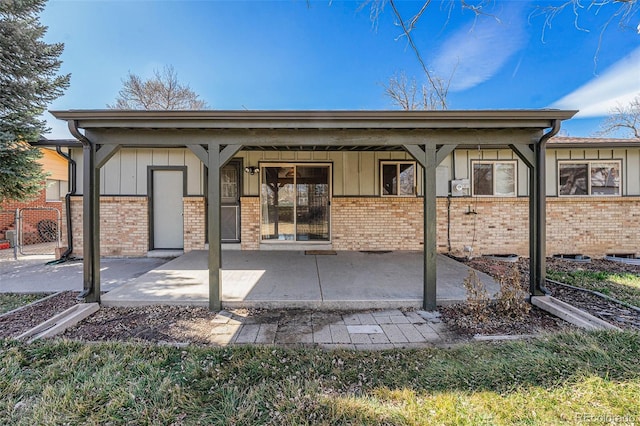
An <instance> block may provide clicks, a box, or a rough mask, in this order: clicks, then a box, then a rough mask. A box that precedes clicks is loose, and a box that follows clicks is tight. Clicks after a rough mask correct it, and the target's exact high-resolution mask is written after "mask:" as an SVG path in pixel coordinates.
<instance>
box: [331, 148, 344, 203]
mask: <svg viewBox="0 0 640 426" xmlns="http://www.w3.org/2000/svg"><path fill="white" fill-rule="evenodd" d="M343 157H344V153H343V152H332V153H331V161H332V162H333V186H332V188H333V195H334V196H341V195H344V179H343V177H344V175H343V173H342V170H343V167H344V164H343Z"/></svg>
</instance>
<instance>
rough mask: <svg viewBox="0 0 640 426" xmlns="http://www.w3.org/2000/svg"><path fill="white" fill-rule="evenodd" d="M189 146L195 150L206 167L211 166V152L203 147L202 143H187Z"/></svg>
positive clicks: (194, 152) (195, 153)
mask: <svg viewBox="0 0 640 426" xmlns="http://www.w3.org/2000/svg"><path fill="white" fill-rule="evenodd" d="M187 148H189V149H190V150H191V152H193V154H194V155H195V156H196V157H198V158H199V159H200V161H202V163H203V164H204V165H205V166H206V167H209V153H208V152H207V150H206V149H204V148H203V147H202V145H193V144H190V145H187Z"/></svg>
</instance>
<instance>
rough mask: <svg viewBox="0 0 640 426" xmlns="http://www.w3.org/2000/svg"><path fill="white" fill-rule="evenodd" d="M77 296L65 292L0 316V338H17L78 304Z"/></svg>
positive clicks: (71, 292)
mask: <svg viewBox="0 0 640 426" xmlns="http://www.w3.org/2000/svg"><path fill="white" fill-rule="evenodd" d="M77 296H78V293H77V292H73V291H65V292H62V293H60V294H56V295H54V296H52V297H48V298H45V299H42V300H38V301H36V302H34V303H32V304H31V305H27V306H26V307H24V308H22V309H20V310H18V311H14V312H9V313H7V314H4V315H2V316H0V338H10V337H16V336H19V335H21V334H22V333H24V332H25V331H27V330H30V329H32V328H33V327H35V326H36V325H38V324H41V323H43V322H44V321H46V320H48V319H49V318H51V317H53V316H54V315H56V314H59V313H60V312H63V311H64V310H66V309H69V308H70V307H72V306H73V305H75V304H76V303H78V300H77V299H76V297H77Z"/></svg>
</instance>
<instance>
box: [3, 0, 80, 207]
mask: <svg viewBox="0 0 640 426" xmlns="http://www.w3.org/2000/svg"><path fill="white" fill-rule="evenodd" d="M45 4H46V0H0V201H2V200H4V199H16V200H24V199H28V198H31V197H33V196H35V195H36V194H37V193H38V192H39V191H40V190H41V189H42V186H43V183H44V178H45V175H44V173H43V172H42V169H41V167H40V165H39V164H38V163H37V162H36V160H37V159H38V158H39V157H40V152H39V150H38V149H36V148H33V147H31V146H30V145H29V142H34V141H37V140H38V139H40V137H41V136H42V135H43V134H44V133H45V132H47V130H48V129H47V128H46V124H45V121H44V120H43V119H42V114H43V113H44V112H45V110H46V108H47V104H48V103H49V102H51V101H53V100H54V99H56V98H57V97H59V96H60V95H62V93H63V91H64V89H66V88H67V87H68V86H69V77H70V75H68V74H67V75H58V70H59V68H60V65H61V63H62V62H61V61H60V59H59V57H60V55H61V53H62V50H63V48H64V46H63V44H62V43H53V44H47V43H45V42H44V41H43V40H42V38H43V37H44V34H45V32H46V31H47V28H46V27H45V26H43V25H42V24H41V23H40V19H39V16H38V15H39V14H40V12H42V10H43V9H44V6H45Z"/></svg>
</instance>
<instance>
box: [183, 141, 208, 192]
mask: <svg viewBox="0 0 640 426" xmlns="http://www.w3.org/2000/svg"><path fill="white" fill-rule="evenodd" d="M184 164H185V166H187V195H204V194H203V192H204V191H203V188H202V186H203V185H202V184H203V180H204V176H203V170H202V168H203V167H202V161H200V159H199V158H198V157H196V156H195V154H194V153H193V152H191V151H185V152H184Z"/></svg>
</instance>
